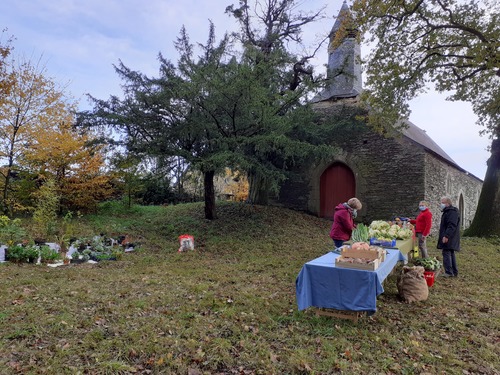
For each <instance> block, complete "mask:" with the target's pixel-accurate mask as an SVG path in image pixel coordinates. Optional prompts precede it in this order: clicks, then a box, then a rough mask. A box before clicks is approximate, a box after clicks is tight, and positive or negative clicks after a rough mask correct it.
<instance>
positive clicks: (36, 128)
mask: <svg viewBox="0 0 500 375" xmlns="http://www.w3.org/2000/svg"><path fill="white" fill-rule="evenodd" d="M0 47H1V48H0V61H1V63H0V88H1V89H2V94H3V95H2V99H1V100H0V163H1V164H0V165H1V167H0V210H1V211H2V212H3V213H6V214H12V213H14V212H15V211H18V210H22V209H29V208H30V207H29V204H28V206H27V202H26V199H24V200H22V199H21V195H23V196H24V198H26V197H27V196H28V195H29V194H28V193H33V191H30V192H28V193H27V192H26V189H27V190H32V189H35V188H39V187H40V184H42V183H43V181H44V178H39V176H45V178H48V177H50V178H54V179H55V181H56V186H57V189H58V191H59V193H60V194H61V203H62V204H64V205H66V206H67V208H69V209H72V208H78V209H80V208H94V207H95V205H96V203H97V201H99V200H100V199H103V198H105V197H106V196H107V195H108V194H109V193H110V186H109V183H108V182H109V178H108V177H107V176H106V175H105V173H104V172H103V166H104V156H103V150H102V149H101V148H98V147H90V146H89V145H90V144H91V140H92V139H91V136H90V135H89V134H88V133H81V132H80V133H78V132H76V131H75V130H74V129H73V128H72V124H73V122H74V119H73V113H74V112H75V110H76V103H75V102H74V101H73V100H71V99H70V98H68V97H67V96H66V94H65V91H64V87H61V86H60V85H58V84H57V83H56V82H55V81H54V80H52V79H51V78H50V77H48V75H47V72H46V69H45V67H44V66H43V65H42V64H41V61H40V60H39V61H38V62H35V63H34V62H32V61H30V60H27V59H24V58H20V59H19V61H16V60H14V59H13V58H12V59H9V58H10V56H9V55H10V51H11V47H10V44H8V45H5V43H4V45H3V46H2V43H1V40H0ZM30 180H31V181H32V183H29V182H30ZM34 180H36V181H35V182H33V181H34ZM22 189H24V191H21V190H22Z"/></svg>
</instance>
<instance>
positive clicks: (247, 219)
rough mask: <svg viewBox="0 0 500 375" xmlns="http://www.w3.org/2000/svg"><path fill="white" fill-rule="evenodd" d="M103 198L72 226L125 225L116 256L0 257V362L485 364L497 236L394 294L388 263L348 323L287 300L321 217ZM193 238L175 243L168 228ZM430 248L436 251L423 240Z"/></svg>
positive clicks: (285, 370) (72, 365) (120, 369)
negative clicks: (449, 273) (82, 259)
mask: <svg viewBox="0 0 500 375" xmlns="http://www.w3.org/2000/svg"><path fill="white" fill-rule="evenodd" d="M218 216H219V219H218V220H215V221H213V222H209V221H206V220H204V219H203V206H202V205H201V204H186V205H177V206H169V207H133V208H132V209H131V210H130V211H126V210H125V209H119V208H117V206H116V205H109V206H105V207H104V209H103V211H102V212H101V213H100V214H99V215H96V216H87V217H84V218H83V219H80V220H81V222H80V223H79V224H78V228H79V230H80V231H81V233H82V235H83V234H85V235H88V234H91V233H100V232H105V233H108V234H111V233H119V234H123V233H129V234H130V235H131V236H133V237H134V238H136V239H138V240H139V241H140V242H141V247H140V248H139V249H138V250H136V251H135V252H133V253H127V254H125V256H124V258H123V260H121V261H105V262H100V263H98V264H93V265H92V264H82V265H69V266H64V267H59V268H50V267H47V266H36V265H30V264H21V265H16V264H13V263H3V264H0V280H1V286H0V374H17V373H19V374H134V373H136V374H189V375H199V374H242V375H244V374H280V375H281V374H334V373H344V374H462V375H463V374H499V373H500V360H499V357H500V345H499V341H500V340H499V339H500V333H499V332H500V329H499V328H500V324H499V322H500V321H499V302H498V301H500V298H499V284H498V275H499V273H500V272H499V271H500V240H499V239H493V240H491V239H490V240H484V239H476V238H463V239H462V240H463V241H462V249H463V250H462V252H460V253H459V254H458V266H459V270H460V272H461V274H460V277H459V278H452V279H441V278H440V279H437V281H436V283H435V284H434V286H433V287H432V288H431V289H430V295H429V299H428V300H427V301H425V302H419V303H415V304H405V303H402V302H401V301H400V299H399V298H398V296H397V288H396V276H389V278H388V279H387V280H386V282H385V284H384V287H385V292H384V293H383V294H382V295H380V296H379V298H378V302H377V307H378V311H377V313H376V314H375V315H373V316H371V317H363V318H362V319H361V320H360V321H359V322H358V323H357V324H355V323H353V322H351V321H349V320H342V319H337V318H330V317H316V316H315V315H314V313H313V311H311V310H306V311H304V312H298V311H297V305H296V300H295V279H296V277H297V275H298V273H299V271H300V269H301V267H302V265H303V264H304V263H305V262H307V261H309V260H311V259H313V258H316V257H318V256H320V255H322V254H324V253H326V252H327V251H329V250H330V249H331V248H332V243H331V240H330V238H329V237H328V233H329V229H330V222H329V221H328V220H323V219H319V218H316V217H313V216H310V215H307V214H304V213H300V212H296V211H292V210H287V209H283V208H275V207H274V208H273V207H253V208H252V207H248V206H246V205H243V204H236V203H232V204H229V203H226V204H220V205H219V206H218ZM184 233H189V234H192V235H194V237H195V244H196V250H195V251H192V252H185V253H178V252H177V249H178V247H179V243H178V239H177V237H178V236H179V235H181V234H184ZM429 248H430V254H431V255H432V256H435V255H439V252H438V251H437V250H434V249H435V241H434V242H433V241H432V240H431V241H430V243H429Z"/></svg>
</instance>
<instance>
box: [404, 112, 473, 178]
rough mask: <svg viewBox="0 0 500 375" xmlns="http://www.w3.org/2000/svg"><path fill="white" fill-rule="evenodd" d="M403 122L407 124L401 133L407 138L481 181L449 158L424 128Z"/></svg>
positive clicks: (409, 122)
mask: <svg viewBox="0 0 500 375" xmlns="http://www.w3.org/2000/svg"><path fill="white" fill-rule="evenodd" d="M405 124H406V125H407V128H405V129H403V130H402V133H403V135H404V136H405V137H407V138H409V139H410V140H412V141H413V142H415V143H418V144H419V145H421V146H423V147H424V149H426V150H427V151H430V152H431V153H433V154H435V155H437V156H438V157H440V158H441V159H443V160H445V161H446V162H447V163H448V164H450V165H452V166H453V167H455V168H457V169H458V170H460V171H462V172H465V173H466V174H468V175H470V176H473V177H475V178H477V179H478V180H480V181H482V180H481V179H480V178H479V177H477V176H474V175H473V174H471V173H469V172H467V171H466V170H465V169H463V168H462V167H460V166H459V165H458V164H457V163H456V162H455V160H453V159H452V158H451V156H450V155H448V154H447V153H446V152H445V151H444V150H443V149H442V148H441V147H439V145H438V144H437V143H436V142H434V141H433V140H432V138H431V137H429V135H427V133H426V132H425V130H423V129H420V128H419V127H418V126H417V125H415V124H414V123H412V122H411V121H405Z"/></svg>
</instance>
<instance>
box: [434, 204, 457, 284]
mask: <svg viewBox="0 0 500 375" xmlns="http://www.w3.org/2000/svg"><path fill="white" fill-rule="evenodd" d="M441 211H443V214H442V215H441V224H440V226H439V239H438V243H437V248H438V249H441V250H442V251H443V266H444V271H445V274H444V275H443V276H444V277H452V276H455V277H456V276H458V268H457V261H456V258H455V252H456V251H460V215H459V213H458V209H457V208H456V207H453V205H452V202H451V199H450V198H448V197H443V198H441Z"/></svg>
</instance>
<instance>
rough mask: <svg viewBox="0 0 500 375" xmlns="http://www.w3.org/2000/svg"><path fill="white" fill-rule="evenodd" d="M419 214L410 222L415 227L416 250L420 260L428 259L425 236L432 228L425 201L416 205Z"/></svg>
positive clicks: (430, 214) (430, 216)
mask: <svg viewBox="0 0 500 375" xmlns="http://www.w3.org/2000/svg"><path fill="white" fill-rule="evenodd" d="M418 209H419V210H420V213H419V214H418V216H417V218H416V219H415V220H410V223H411V224H414V225H415V234H416V235H417V238H418V250H419V251H420V256H421V257H422V258H428V257H429V255H428V254H427V241H426V239H427V236H428V235H429V234H430V233H431V228H432V213H431V211H430V210H429V205H428V204H427V202H426V201H420V203H419V204H418Z"/></svg>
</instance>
